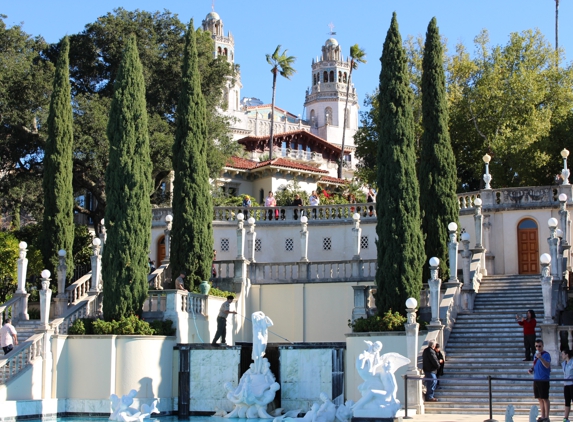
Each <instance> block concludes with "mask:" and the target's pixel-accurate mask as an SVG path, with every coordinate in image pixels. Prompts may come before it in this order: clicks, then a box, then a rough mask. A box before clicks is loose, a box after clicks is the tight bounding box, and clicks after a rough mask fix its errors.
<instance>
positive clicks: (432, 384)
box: [424, 372, 438, 400]
mask: <svg viewBox="0 0 573 422" xmlns="http://www.w3.org/2000/svg"><path fill="white" fill-rule="evenodd" d="M424 378H432V379H431V380H426V381H424V382H425V383H426V400H431V399H433V398H434V391H435V390H436V387H437V385H438V377H437V376H436V374H435V373H433V372H424Z"/></svg>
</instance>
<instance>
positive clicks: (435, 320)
mask: <svg viewBox="0 0 573 422" xmlns="http://www.w3.org/2000/svg"><path fill="white" fill-rule="evenodd" d="M439 266H440V260H439V259H438V258H436V257H435V256H434V257H433V258H430V279H429V280H428V284H429V286H430V306H431V308H432V321H431V322H430V324H431V325H441V324H442V323H441V321H440V287H441V286H442V280H441V279H440V278H438V268H439Z"/></svg>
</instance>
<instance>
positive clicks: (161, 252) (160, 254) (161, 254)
mask: <svg viewBox="0 0 573 422" xmlns="http://www.w3.org/2000/svg"><path fill="white" fill-rule="evenodd" d="M164 259H165V236H161V237H160V238H159V240H158V241H157V262H156V263H155V267H156V268H159V266H160V265H161V261H163V260H164Z"/></svg>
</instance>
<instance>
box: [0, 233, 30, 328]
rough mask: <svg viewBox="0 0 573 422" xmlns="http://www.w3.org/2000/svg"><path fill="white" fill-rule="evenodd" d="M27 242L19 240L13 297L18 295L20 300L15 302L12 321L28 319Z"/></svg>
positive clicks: (0, 317)
mask: <svg viewBox="0 0 573 422" xmlns="http://www.w3.org/2000/svg"><path fill="white" fill-rule="evenodd" d="M27 247H28V244H27V243H26V242H20V243H19V244H18V248H19V249H20V252H19V258H18V262H17V268H18V273H17V274H18V288H17V289H16V292H15V293H14V297H19V298H20V300H19V301H18V302H17V309H16V310H15V312H14V314H13V315H12V319H13V320H14V321H13V322H14V323H16V322H18V321H28V320H29V319H30V316H29V315H28V298H29V297H30V295H29V294H28V292H26V275H27V271H28V258H26V251H27V249H26V248H27ZM0 323H2V315H1V314H0Z"/></svg>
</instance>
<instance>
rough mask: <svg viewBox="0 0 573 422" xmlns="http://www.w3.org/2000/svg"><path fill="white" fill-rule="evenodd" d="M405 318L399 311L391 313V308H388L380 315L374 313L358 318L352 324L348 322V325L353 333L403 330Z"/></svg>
mask: <svg viewBox="0 0 573 422" xmlns="http://www.w3.org/2000/svg"><path fill="white" fill-rule="evenodd" d="M406 321H407V319H406V317H405V316H403V315H401V314H400V313H399V312H394V313H392V310H391V309H390V310H388V311H387V312H386V313H385V314H384V315H383V316H382V317H381V316H380V315H375V316H372V317H368V318H360V319H357V320H356V321H354V324H352V323H349V324H348V325H349V326H350V327H351V328H352V331H353V332H355V333H366V332H379V331H405V329H406V328H405V327H404V324H405V323H406Z"/></svg>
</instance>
